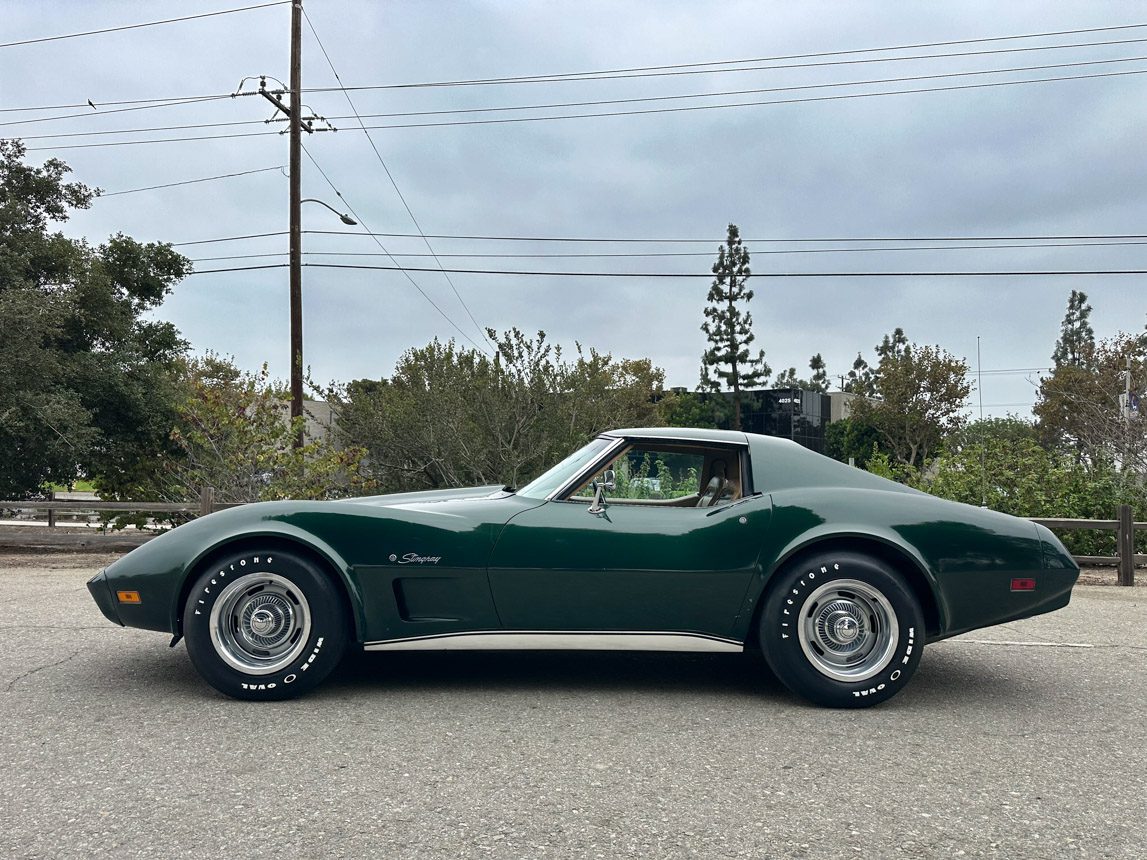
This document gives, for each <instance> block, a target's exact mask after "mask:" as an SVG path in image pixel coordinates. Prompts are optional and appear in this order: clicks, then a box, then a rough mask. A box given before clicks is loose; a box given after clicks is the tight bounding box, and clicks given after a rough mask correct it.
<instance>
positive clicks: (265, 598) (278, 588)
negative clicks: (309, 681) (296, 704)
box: [210, 573, 311, 675]
mask: <svg viewBox="0 0 1147 860" xmlns="http://www.w3.org/2000/svg"><path fill="white" fill-rule="evenodd" d="M210 626H211V642H212V644H213V645H214V646H215V653H216V654H218V655H219V656H220V657H221V658H222V659H223V661H224V662H226V663H227V664H228V665H229V666H231V668H233V669H238V670H239V671H240V672H243V673H244V674H247V675H269V674H270V673H271V672H277V671H279V670H280V669H282V668H283V667H285V666H287V665H289V664H290V663H291V662H292V661H293V660H294V659H295V658H296V657H298V656H299V655H300V654H302V652H303V648H305V647H306V644H307V637H308V636H310V633H311V610H310V606H308V605H307V599H306V597H304V596H303V593H302V592H301V591H300V590H299V589H298V587H297V586H296V585H295V584H294V583H293V582H291V581H290V580H289V579H285V578H283V577H281V576H279V575H278V574H274V573H249V574H246V575H244V576H241V577H239V578H238V579H236V580H235V581H234V582H231V583H229V584H228V585H227V587H226V588H224V589H223V591H222V593H221V594H220V595H219V599H218V600H216V601H215V605H214V606H213V607H212V608H211V620H210Z"/></svg>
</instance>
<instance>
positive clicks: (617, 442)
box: [545, 433, 625, 502]
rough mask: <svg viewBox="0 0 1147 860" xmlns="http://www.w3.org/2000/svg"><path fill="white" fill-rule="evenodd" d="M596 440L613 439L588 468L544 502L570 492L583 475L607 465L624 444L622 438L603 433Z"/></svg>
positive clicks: (547, 497)
mask: <svg viewBox="0 0 1147 860" xmlns="http://www.w3.org/2000/svg"><path fill="white" fill-rule="evenodd" d="M597 438H599V439H613V440H614V442H613V444H612V445H610V446H609V447H608V448H606V449H605V450H603V451H602V452H601V454H600V456H598V458H597V459H596V460H594V461H592V462H591V463H590V464H589V466H587V467H586V468H584V469H582V470H581V471H580V472H578V473H577V474H575V475H574V476H573V477H572V478H570V479H569V480H568V481H566V482H565V483H564V484H562V485H561V486H559V487H558V488H557V489H556V490H554V491H553V492H552V493H550V494H549V495H548V496H546V498H545V501H547V502H552V501H553V500H554V499H556V498H558V497H559V496H560V495H562V493H564V492H566V491H567V490H572V489H573V488H574V487H576V486H577V485H578V484H579V483H580V480H581V479H582V477H583V476H584V475H592V474H593V473H594V472H595V471H597V467H598V465H599V464H601V463H608V462H609V460H610V457H611V456H612V454H613V452H614V451H616V450H617V449H618V448H619V447H621V446H622V445H624V444H625V438H624V437H622V436H617V437H613V436H610V435H609V434H608V433H603V434H601V435H600V436H598V437H597Z"/></svg>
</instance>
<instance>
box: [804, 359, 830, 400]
mask: <svg viewBox="0 0 1147 860" xmlns="http://www.w3.org/2000/svg"><path fill="white" fill-rule="evenodd" d="M808 367H809V370H811V371H812V377H811V378H810V379H809V382H810V383H811V385H810V386H809V387H810V389H811V390H812V391H819V392H821V393H822V394H827V393H828V368H827V367H826V366H825V363H824V358H822V357H821V354H820V353H819V352H818V353H817V354H816V355H814V356H813V357H812V358H810V359H809V360H808Z"/></svg>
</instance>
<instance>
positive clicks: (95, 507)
mask: <svg viewBox="0 0 1147 860" xmlns="http://www.w3.org/2000/svg"><path fill="white" fill-rule="evenodd" d="M243 504H246V503H245V502H216V501H215V489H214V487H204V488H203V490H202V491H201V492H200V494H199V502H198V504H196V503H192V502H105V501H102V500H100V499H55V498H48V499H46V500H33V501H4V500H0V509H4V510H28V511H47V512H48V525H49V526H55V524H56V517H55V515H56V512H57V511H72V512H79V513H84V512H88V511H96V512H101V513H113V512H116V511H120V512H124V513H139V514H195V515H197V516H206V515H207V514H210V513H212V512H214V511H221V510H224V509H225V508H237V507H239V506H240V505H243ZM1029 519H1030V520H1031V522H1033V523H1039V524H1040V525H1042V526H1047V527H1048V528H1049V529H1063V530H1069V531H1070V530H1082V529H1091V530H1095V531H1113V532H1115V543H1116V547H1117V549H1118V555H1113V556H1107V555H1077V556H1073V558H1074V559H1075V561H1076V563H1078V564H1081V565H1114V566H1115V567H1117V568H1118V569H1119V584H1120V585H1134V584H1135V567H1136V565H1139V566H1147V554H1143V553H1139V554H1136V552H1135V530H1136V529H1142V530H1147V522H1135V521H1134V520H1133V519H1132V516H1131V506H1130V505H1120V507H1119V517H1118V519H1114V520H1080V519H1066V518H1062V517H1030V518H1029Z"/></svg>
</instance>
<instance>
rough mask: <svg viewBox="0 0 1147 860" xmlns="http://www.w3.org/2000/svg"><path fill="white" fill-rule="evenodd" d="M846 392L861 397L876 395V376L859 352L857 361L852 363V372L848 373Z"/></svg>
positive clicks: (845, 384)
mask: <svg viewBox="0 0 1147 860" xmlns="http://www.w3.org/2000/svg"><path fill="white" fill-rule="evenodd" d="M844 390H845V391H847V392H848V393H849V394H857V395H859V396H861V397H873V396H875V395H876V379H875V375H874V374H873V372H872V368H871V367H869V365H868V362H867V361H865V360H864V356H862V355H861V354H860V353H859V352H858V353H857V354H856V361H854V362H853V363H852V370H850V371H848V376H847V378H846V381H845V383H844Z"/></svg>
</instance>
